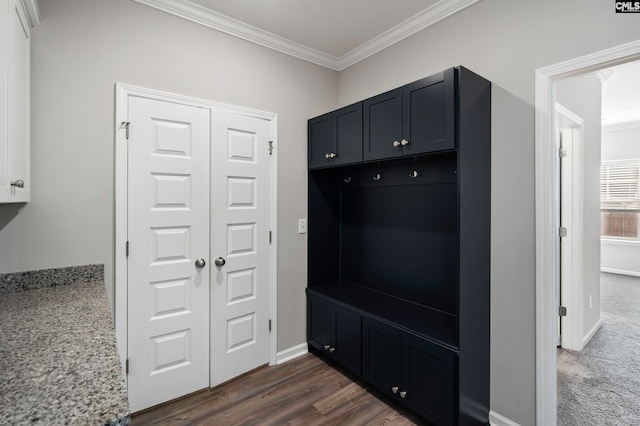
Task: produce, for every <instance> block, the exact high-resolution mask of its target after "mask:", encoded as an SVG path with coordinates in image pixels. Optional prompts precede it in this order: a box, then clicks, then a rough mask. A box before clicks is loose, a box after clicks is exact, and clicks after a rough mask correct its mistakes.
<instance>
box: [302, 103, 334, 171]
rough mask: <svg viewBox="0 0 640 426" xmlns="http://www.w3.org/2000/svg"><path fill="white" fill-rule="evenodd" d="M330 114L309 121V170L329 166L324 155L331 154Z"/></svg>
mask: <svg viewBox="0 0 640 426" xmlns="http://www.w3.org/2000/svg"><path fill="white" fill-rule="evenodd" d="M331 126H332V124H331V113H328V114H324V115H321V116H319V117H316V118H312V119H311V120H309V128H308V132H309V135H308V138H309V168H310V169H313V168H316V167H325V166H328V165H329V160H328V159H327V158H326V154H329V153H330V152H331V149H332V148H331V144H332V140H331V138H332V127H331Z"/></svg>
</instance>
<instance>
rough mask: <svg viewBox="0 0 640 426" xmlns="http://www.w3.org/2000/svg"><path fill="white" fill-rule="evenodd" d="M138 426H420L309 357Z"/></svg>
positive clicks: (155, 413) (143, 419)
mask: <svg viewBox="0 0 640 426" xmlns="http://www.w3.org/2000/svg"><path fill="white" fill-rule="evenodd" d="M131 424H132V426H143V425H171V426H179V425H224V426H227V425H261V426H262V425H291V426H293V425H305V426H307V425H380V426H382V425H397V426H409V425H423V424H427V423H426V422H425V421H424V420H422V419H421V418H420V417H418V416H417V415H415V414H413V413H412V412H410V411H408V410H405V409H403V408H402V407H400V406H399V405H397V404H395V403H394V402H393V401H391V400H390V399H387V398H386V397H385V396H383V395H381V394H379V393H377V392H376V391H374V390H372V389H370V388H369V386H368V385H367V384H366V383H364V382H362V381H361V380H359V379H357V377H355V376H352V375H350V373H347V372H344V371H341V370H338V369H335V368H333V367H332V366H330V365H328V364H326V363H325V362H324V361H323V360H322V359H320V358H318V357H317V356H316V355H315V354H312V353H309V354H306V355H304V356H301V357H299V358H296V359H294V360H292V361H289V362H287V363H284V364H282V365H278V366H273V367H264V368H261V369H258V370H256V371H253V372H251V373H249V374H247V375H245V376H242V377H240V378H238V379H236V380H233V381H231V382H229V383H226V384H224V385H222V386H219V387H217V388H214V389H210V390H206V391H203V392H200V393H197V394H194V395H191V396H188V397H186V398H183V399H180V400H177V401H174V402H170V403H168V404H165V405H161V406H158V407H156V408H153V409H150V410H147V411H145V412H141V413H137V414H134V415H133V417H132V421H131Z"/></svg>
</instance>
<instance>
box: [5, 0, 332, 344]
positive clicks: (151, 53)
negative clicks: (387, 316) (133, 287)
mask: <svg viewBox="0 0 640 426" xmlns="http://www.w3.org/2000/svg"><path fill="white" fill-rule="evenodd" d="M39 5H40V10H41V12H42V19H43V22H42V24H41V25H40V26H38V27H37V28H36V29H35V30H34V31H33V40H32V43H33V44H32V136H33V137H32V182H33V185H32V186H33V193H32V199H33V200H32V202H30V203H28V204H26V205H25V206H24V207H23V208H22V210H21V211H19V212H17V208H18V207H16V206H0V273H4V272H16V271H25V270H33V269H43V268H49V267H61V266H71V265H84V264H90V263H104V264H105V271H106V285H107V289H108V291H109V295H110V297H112V294H113V274H112V272H113V263H114V261H113V249H114V248H113V238H114V237H113V231H114V214H113V199H114V184H113V182H114V160H113V153H114V145H113V141H114V134H113V122H114V121H113V120H114V83H116V82H122V83H128V84H134V85H138V86H143V87H149V88H153V89H158V90H163V91H167V92H173V93H179V94H183V95H188V96H194V97H199V98H204V99H210V100H214V101H218V102H224V103H228V104H233V105H239V106H243V107H249V108H256V109H261V110H265V111H270V112H274V113H277V114H278V126H279V128H278V136H279V138H278V142H279V152H278V155H279V171H278V172H279V184H278V194H279V205H278V214H279V221H278V236H277V237H278V243H279V246H278V248H279V252H278V256H279V257H278V259H279V262H278V263H279V264H278V273H279V275H278V319H279V321H278V350H282V349H286V348H289V347H291V346H294V345H298V344H300V343H302V342H304V341H305V340H306V328H305V321H304V318H305V306H306V305H305V296H304V288H305V286H306V238H305V237H306V236H305V235H299V234H298V233H297V219H298V218H302V217H306V196H305V194H306V163H307V160H306V158H307V157H306V153H307V148H306V143H307V142H306V141H307V133H306V131H307V130H306V129H307V128H306V120H307V119H308V118H310V117H313V116H315V115H319V114H320V113H323V112H326V111H328V110H331V109H333V108H335V107H336V105H337V100H338V77H337V73H336V72H334V71H330V70H327V69H325V68H322V67H319V66H315V65H312V64H309V63H307V62H303V61H300V60H297V59H294V58H291V57H289V56H286V55H282V54H280V53H277V52H274V51H271V50H268V49H265V48H262V47H259V46H257V45H254V44H251V43H248V42H245V41H242V40H239V39H237V38H234V37H231V36H227V35H225V34H222V33H219V32H216V31H213V30H211V29H208V28H205V27H202V26H199V25H196V24H194V23H191V22H188V21H186V20H183V19H180V18H177V17H174V16H171V15H168V14H165V13H162V12H159V11H156V10H154V9H151V8H149V7H146V6H142V5H139V4H137V3H134V2H132V1H130V0H109V1H104V0H39Z"/></svg>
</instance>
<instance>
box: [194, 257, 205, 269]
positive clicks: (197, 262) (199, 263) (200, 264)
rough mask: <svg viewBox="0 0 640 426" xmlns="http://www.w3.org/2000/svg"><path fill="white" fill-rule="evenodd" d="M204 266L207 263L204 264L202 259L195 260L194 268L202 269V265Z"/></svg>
mask: <svg viewBox="0 0 640 426" xmlns="http://www.w3.org/2000/svg"><path fill="white" fill-rule="evenodd" d="M206 264H207V262H205V261H204V259H203V258H200V259H197V260H196V268H204V265H206Z"/></svg>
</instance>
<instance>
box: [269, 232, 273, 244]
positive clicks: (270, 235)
mask: <svg viewBox="0 0 640 426" xmlns="http://www.w3.org/2000/svg"><path fill="white" fill-rule="evenodd" d="M271 239H272V233H271V231H269V244H271Z"/></svg>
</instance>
